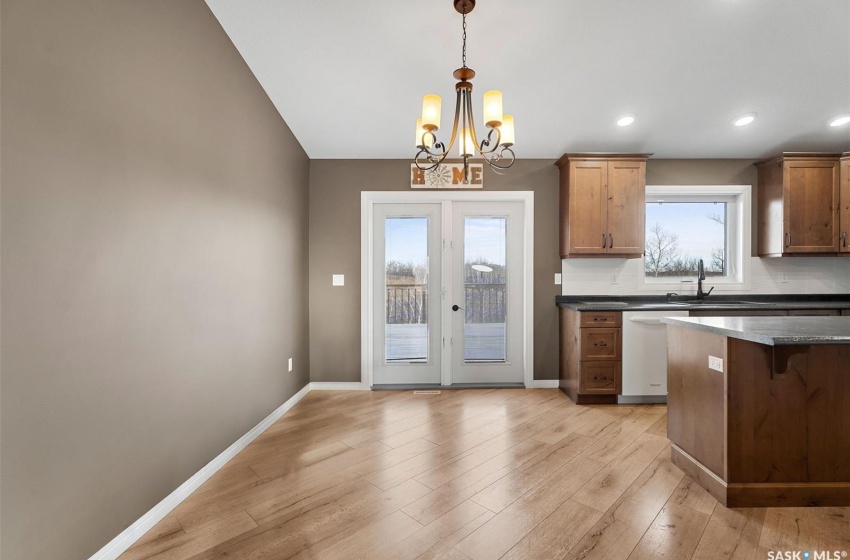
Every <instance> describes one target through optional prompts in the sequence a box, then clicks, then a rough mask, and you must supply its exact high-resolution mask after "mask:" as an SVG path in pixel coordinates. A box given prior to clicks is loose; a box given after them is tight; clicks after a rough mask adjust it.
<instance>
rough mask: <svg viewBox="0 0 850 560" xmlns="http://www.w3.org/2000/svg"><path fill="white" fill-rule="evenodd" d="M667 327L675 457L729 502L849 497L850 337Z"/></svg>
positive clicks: (837, 502)
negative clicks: (782, 340) (786, 340)
mask: <svg viewBox="0 0 850 560" xmlns="http://www.w3.org/2000/svg"><path fill="white" fill-rule="evenodd" d="M668 336H669V350H668V352H669V354H668V376H669V381H668V383H669V395H668V437H669V438H670V440H671V441H672V442H673V444H674V445H673V450H672V460H673V462H674V463H675V464H676V465H678V466H679V467H680V468H682V469H683V470H684V471H685V472H687V473H688V474H689V475H691V476H692V477H693V478H694V479H695V480H697V481H698V482H699V483H700V484H701V485H702V486H703V487H704V488H706V490H708V491H709V492H710V493H711V494H712V495H714V496H715V498H717V499H718V500H719V501H720V502H721V503H723V504H724V505H726V506H728V507H769V506H810V505H818V506H850V345H848V344H819V345H787V346H767V345H763V344H758V343H754V342H749V341H746V340H741V339H737V338H732V337H726V336H723V335H719V334H712V333H707V332H703V331H699V330H694V329H689V328H683V327H676V326H673V325H669V326H668ZM709 354H711V355H714V356H717V357H721V358H724V370H725V371H724V372H723V373H720V372H716V371H714V370H711V369H709V368H708V355H709Z"/></svg>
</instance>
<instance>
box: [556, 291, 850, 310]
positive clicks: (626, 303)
mask: <svg viewBox="0 0 850 560" xmlns="http://www.w3.org/2000/svg"><path fill="white" fill-rule="evenodd" d="M555 304H556V305H558V306H559V307H565V308H569V309H575V310H577V311H670V310H674V309H679V310H689V311H690V310H699V309H704V310H706V311H722V310H726V309H735V310H744V309H747V310H762V311H769V310H786V309H850V294H830V295H811V294H785V295H779V294H771V295H767V294H754V295H747V294H730V295H710V296H708V297H707V298H705V299H704V300H702V301H701V302H700V301H697V300H696V299H695V298H694V297H693V296H677V297H673V298H672V300H671V301H669V302H668V301H667V297H666V296H556V297H555Z"/></svg>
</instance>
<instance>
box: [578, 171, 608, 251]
mask: <svg viewBox="0 0 850 560" xmlns="http://www.w3.org/2000/svg"><path fill="white" fill-rule="evenodd" d="M607 175H608V162H607V161H574V162H570V184H569V206H570V209H569V212H570V222H569V225H568V227H569V228H570V231H569V236H570V247H569V252H570V254H579V255H580V254H585V255H593V254H599V255H601V254H603V253H605V247H606V246H607V234H608V230H607V229H606V228H605V219H606V204H605V203H606V196H605V187H606V178H607V177H606V176H607Z"/></svg>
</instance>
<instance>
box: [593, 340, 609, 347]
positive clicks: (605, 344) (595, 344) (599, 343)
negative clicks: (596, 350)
mask: <svg viewBox="0 0 850 560" xmlns="http://www.w3.org/2000/svg"><path fill="white" fill-rule="evenodd" d="M593 345H594V346H603V347H604V346H608V344H607V343H606V342H605V341H604V340H603V341H602V342H594V343H593Z"/></svg>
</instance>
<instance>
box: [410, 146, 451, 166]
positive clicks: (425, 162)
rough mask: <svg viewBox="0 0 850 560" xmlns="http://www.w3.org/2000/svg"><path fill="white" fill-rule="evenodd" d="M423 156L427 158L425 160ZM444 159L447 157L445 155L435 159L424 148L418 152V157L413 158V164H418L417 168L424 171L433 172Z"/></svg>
mask: <svg viewBox="0 0 850 560" xmlns="http://www.w3.org/2000/svg"><path fill="white" fill-rule="evenodd" d="M423 154H425V155H426V156H427V157H424V159H423ZM444 159H446V156H445V155H443V157H440V158H436V159H435V158H434V156H431V155H430V154H429V153H428V151H427V150H426V149H425V148H422V149H420V150H419V151H418V152H416V156H415V157H414V158H413V163H414V164H416V167H418V168H419V169H421V170H423V171H431V170H433V169H436V168H437V166H439V165H440V164H441V163H442V162H443V160H444Z"/></svg>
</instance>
